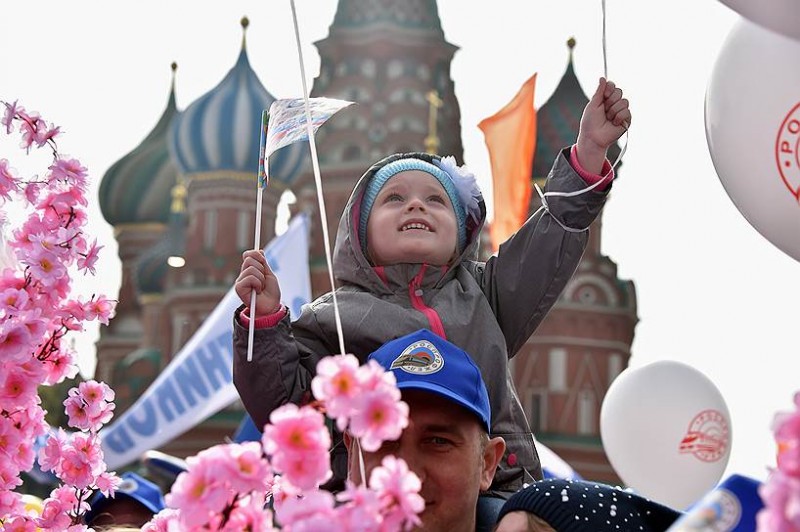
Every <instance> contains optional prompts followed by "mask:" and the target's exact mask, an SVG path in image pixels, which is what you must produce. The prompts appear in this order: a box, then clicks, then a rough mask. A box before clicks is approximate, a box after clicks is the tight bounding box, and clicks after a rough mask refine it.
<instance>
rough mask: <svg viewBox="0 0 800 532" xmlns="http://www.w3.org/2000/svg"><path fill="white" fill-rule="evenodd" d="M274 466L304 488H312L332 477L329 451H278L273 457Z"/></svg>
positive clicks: (292, 481) (284, 475) (288, 478)
mask: <svg viewBox="0 0 800 532" xmlns="http://www.w3.org/2000/svg"><path fill="white" fill-rule="evenodd" d="M272 467H273V468H274V469H275V471H280V472H281V473H283V477H284V478H285V479H287V480H288V481H289V482H291V483H292V485H294V486H297V487H298V488H300V489H302V490H304V491H305V490H311V489H315V488H316V487H318V486H319V485H320V484H322V483H323V482H325V481H326V480H328V479H330V478H331V475H332V474H333V473H332V471H331V461H330V456H329V455H328V452H327V451H325V452H311V453H278V454H275V455H273V457H272Z"/></svg>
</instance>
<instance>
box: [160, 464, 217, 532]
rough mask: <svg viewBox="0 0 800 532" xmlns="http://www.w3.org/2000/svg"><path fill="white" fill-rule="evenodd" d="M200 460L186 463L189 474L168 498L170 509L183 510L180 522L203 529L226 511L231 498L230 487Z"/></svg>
mask: <svg viewBox="0 0 800 532" xmlns="http://www.w3.org/2000/svg"><path fill="white" fill-rule="evenodd" d="M196 458H197V457H189V458H188V459H187V460H186V462H187V464H188V465H189V466H190V469H189V471H187V472H185V473H181V474H180V475H178V478H177V479H176V480H175V483H174V484H173V485H172V490H171V491H170V493H168V494H167V496H166V502H167V505H169V506H171V507H172V508H180V510H181V512H180V520H181V523H182V524H183V525H184V526H187V527H200V526H202V525H204V524H206V523H207V522H208V521H209V520H210V519H211V517H212V516H213V515H214V514H215V513H218V512H220V511H222V509H223V508H224V507H225V504H226V503H227V502H228V498H229V497H230V492H229V490H228V488H227V486H226V485H225V484H224V483H223V482H222V480H223V479H219V478H217V477H215V476H214V475H213V474H211V469H210V468H209V467H208V465H207V464H206V463H204V462H203V461H198V460H196Z"/></svg>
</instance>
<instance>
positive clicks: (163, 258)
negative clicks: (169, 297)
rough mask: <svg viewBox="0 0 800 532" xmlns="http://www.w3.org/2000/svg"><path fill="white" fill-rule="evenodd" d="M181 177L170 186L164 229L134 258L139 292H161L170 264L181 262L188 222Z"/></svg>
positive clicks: (140, 294)
mask: <svg viewBox="0 0 800 532" xmlns="http://www.w3.org/2000/svg"><path fill="white" fill-rule="evenodd" d="M184 181H185V180H184V178H182V177H179V178H178V182H177V183H176V184H175V186H173V187H172V191H171V193H170V195H171V197H172V203H171V205H170V215H169V224H168V226H167V230H166V231H165V232H164V234H163V235H162V236H161V238H160V239H159V240H158V242H156V243H155V245H153V246H152V247H150V248H148V249H147V250H146V251H145V252H144V253H142V254H141V255H140V256H139V258H138V259H137V261H136V264H135V267H134V273H133V283H134V286H135V287H136V292H137V294H138V295H139V296H142V295H145V294H160V293H163V291H164V279H165V278H166V276H167V271H168V269H169V267H170V266H171V267H176V268H177V267H181V266H183V254H184V249H185V247H186V225H187V219H186V195H187V189H186V184H185V182H184Z"/></svg>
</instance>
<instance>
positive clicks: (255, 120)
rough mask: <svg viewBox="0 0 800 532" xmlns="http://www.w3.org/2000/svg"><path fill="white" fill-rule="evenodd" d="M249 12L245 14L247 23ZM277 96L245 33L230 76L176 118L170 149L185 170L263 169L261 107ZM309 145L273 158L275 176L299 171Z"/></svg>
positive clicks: (291, 148) (293, 146)
mask: <svg viewBox="0 0 800 532" xmlns="http://www.w3.org/2000/svg"><path fill="white" fill-rule="evenodd" d="M247 25H248V22H247V18H243V19H242V28H244V29H246V28H247ZM274 101H275V97H274V96H272V95H271V94H270V93H269V92H267V89H265V88H264V86H263V85H262V84H261V82H260V81H259V79H258V76H256V73H255V72H254V71H253V69H252V68H251V66H250V61H249V60H248V58H247V49H246V46H245V39H244V37H242V50H241V52H240V53H239V59H238V60H237V61H236V64H235V65H234V66H233V68H232V69H231V70H230V72H228V74H227V75H226V76H225V78H224V79H223V80H222V81H221V82H220V83H219V85H217V86H216V87H214V88H213V89H212V90H211V91H210V92H208V93H206V94H205V95H203V96H201V97H200V98H198V99H197V100H196V101H194V102H193V103H192V104H191V105H189V106H188V107H187V108H186V109H185V110H184V111H183V112H182V113H180V114H179V115H178V116H177V117H176V118H175V122H174V124H173V127H172V131H171V132H170V140H169V143H170V150H171V151H172V154H173V157H174V159H175V162H176V164H177V165H178V168H179V169H180V171H181V172H182V173H184V174H186V175H194V174H205V173H213V174H222V176H223V177H224V176H225V175H230V174H236V173H245V174H250V175H253V176H254V177H255V175H256V174H257V172H258V156H259V142H260V138H261V135H260V131H261V113H262V111H263V110H264V109H269V106H270V105H271V104H272V102H274ZM307 153H308V147H307V146H305V145H304V144H303V143H295V144H291V145H289V146H287V147H285V148H282V149H281V150H278V151H277V152H275V153H274V154H273V155H272V156H271V157H270V159H269V172H270V180H276V179H277V180H278V181H280V182H282V183H284V184H289V183H291V182H292V181H293V180H294V179H296V178H297V177H298V176H299V173H300V170H301V165H302V163H303V161H304V158H305V156H306V154H307Z"/></svg>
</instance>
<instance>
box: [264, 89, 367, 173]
mask: <svg viewBox="0 0 800 532" xmlns="http://www.w3.org/2000/svg"><path fill="white" fill-rule="evenodd" d="M352 104H353V102H350V101H347V100H337V99H334V98H309V99H308V105H309V110H310V112H311V132H312V134H313V133H316V131H317V129H319V127H320V126H321V125H322V124H324V123H325V122H326V121H327V120H328V119H329V118H330V117H332V116H333V115H334V114H336V113H338V112H339V111H341V110H342V109H344V108H345V107H348V106H349V105H352ZM301 140H308V126H307V122H306V108H305V102H304V100H303V98H287V99H282V100H275V101H274V102H272V105H270V106H269V125H268V126H267V135H266V140H265V143H264V159H265V160H266V159H268V158H269V156H270V155H271V154H272V153H274V152H275V151H277V150H278V149H280V148H283V147H284V146H287V145H289V144H291V143H293V142H298V141H301Z"/></svg>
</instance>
